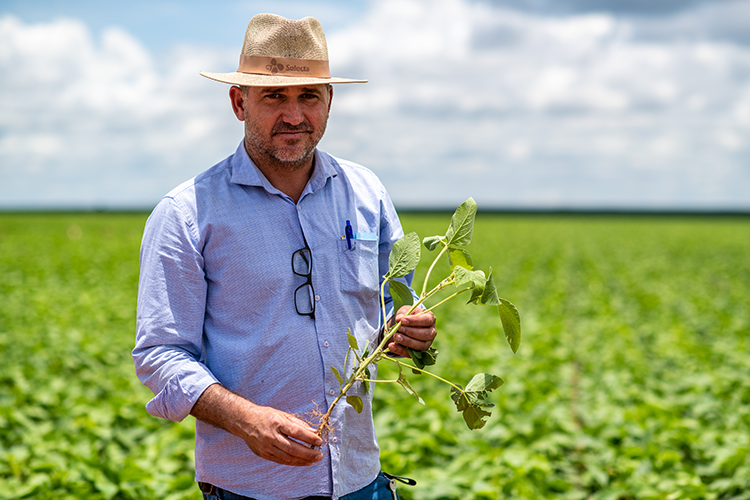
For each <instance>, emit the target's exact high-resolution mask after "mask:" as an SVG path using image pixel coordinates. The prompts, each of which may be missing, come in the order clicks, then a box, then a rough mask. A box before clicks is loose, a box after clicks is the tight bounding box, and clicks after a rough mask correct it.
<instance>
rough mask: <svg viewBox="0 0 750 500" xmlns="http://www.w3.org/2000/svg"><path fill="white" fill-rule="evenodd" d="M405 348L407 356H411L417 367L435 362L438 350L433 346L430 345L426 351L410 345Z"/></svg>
mask: <svg viewBox="0 0 750 500" xmlns="http://www.w3.org/2000/svg"><path fill="white" fill-rule="evenodd" d="M406 350H407V351H408V352H409V356H411V360H412V362H414V364H415V365H416V367H417V368H424V367H425V366H432V365H434V364H435V363H436V362H437V356H438V351H437V349H435V348H434V347H430V348H429V349H427V350H426V351H417V350H415V349H412V348H411V347H407V348H406ZM416 373H419V372H416Z"/></svg>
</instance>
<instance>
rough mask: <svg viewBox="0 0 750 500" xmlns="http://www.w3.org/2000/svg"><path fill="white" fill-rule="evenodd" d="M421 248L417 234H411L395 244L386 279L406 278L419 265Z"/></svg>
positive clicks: (389, 259)
mask: <svg viewBox="0 0 750 500" xmlns="http://www.w3.org/2000/svg"><path fill="white" fill-rule="evenodd" d="M419 256H420V246H419V236H417V233H409V234H407V235H405V236H404V237H402V238H400V239H399V240H398V241H396V243H394V244H393V248H392V249H391V255H390V257H389V258H388V274H386V275H385V277H386V278H401V277H403V276H406V275H407V274H409V273H410V272H412V271H413V270H414V268H415V267H417V264H419Z"/></svg>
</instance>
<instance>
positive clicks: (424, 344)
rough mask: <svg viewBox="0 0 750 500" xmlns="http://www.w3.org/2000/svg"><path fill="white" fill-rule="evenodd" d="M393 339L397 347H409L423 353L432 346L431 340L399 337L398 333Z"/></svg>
mask: <svg viewBox="0 0 750 500" xmlns="http://www.w3.org/2000/svg"><path fill="white" fill-rule="evenodd" d="M393 339H394V340H395V341H396V343H397V345H400V346H403V347H404V348H406V347H411V348H412V349H414V350H415V351H424V350H426V349H429V348H430V346H431V345H432V341H431V340H418V339H415V338H412V337H407V336H406V335H401V334H400V333H397V334H396V335H395V337H394V338H393ZM391 350H392V349H391Z"/></svg>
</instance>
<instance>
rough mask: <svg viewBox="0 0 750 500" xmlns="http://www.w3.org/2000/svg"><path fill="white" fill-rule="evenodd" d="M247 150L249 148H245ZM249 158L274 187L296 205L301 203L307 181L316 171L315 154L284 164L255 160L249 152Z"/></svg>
mask: <svg viewBox="0 0 750 500" xmlns="http://www.w3.org/2000/svg"><path fill="white" fill-rule="evenodd" d="M245 149H246V150H247V146H246V147H245ZM248 156H250V159H251V160H252V161H253V163H255V166H257V167H258V169H259V170H260V171H261V172H262V173H263V175H264V176H265V177H266V179H268V182H270V183H271V185H272V186H273V187H275V188H276V189H278V190H279V191H281V192H282V193H284V194H285V195H287V196H289V197H290V198H291V199H292V200H294V203H297V202H298V201H299V198H300V196H302V191H304V190H305V186H307V181H309V180H310V177H312V173H313V170H314V169H315V154H314V153H313V154H312V155H310V158H305V159H303V160H301V161H300V162H294V163H283V162H279V161H276V160H274V159H272V158H263V159H261V158H255V157H253V155H251V154H250V152H249V151H248Z"/></svg>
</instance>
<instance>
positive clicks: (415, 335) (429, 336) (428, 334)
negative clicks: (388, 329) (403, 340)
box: [396, 326, 437, 342]
mask: <svg viewBox="0 0 750 500" xmlns="http://www.w3.org/2000/svg"><path fill="white" fill-rule="evenodd" d="M396 335H397V336H398V335H400V336H402V337H410V338H412V339H416V340H424V341H432V340H434V339H435V336H436V335H437V331H436V330H435V329H434V328H432V327H429V328H422V327H420V328H415V327H411V326H402V327H401V328H399V329H398V332H396ZM396 342H399V341H398V339H396Z"/></svg>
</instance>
